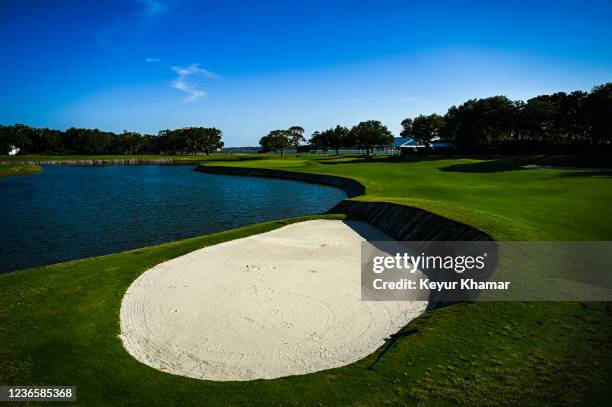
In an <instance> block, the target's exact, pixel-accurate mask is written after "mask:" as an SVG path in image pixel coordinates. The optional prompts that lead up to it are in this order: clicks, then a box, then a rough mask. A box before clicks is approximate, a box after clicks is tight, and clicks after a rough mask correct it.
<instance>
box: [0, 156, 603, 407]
mask: <svg viewBox="0 0 612 407" xmlns="http://www.w3.org/2000/svg"><path fill="white" fill-rule="evenodd" d="M219 158H220V157H217V159H219ZM524 160H525V158H524V157H522V158H513V159H490V160H479V159H466V158H439V159H435V158H431V159H427V160H417V159H412V160H407V161H397V160H391V159H388V158H381V159H376V160H373V161H365V160H361V159H359V158H350V157H345V158H340V159H337V158H333V157H318V158H317V159H315V158H314V157H312V156H307V157H306V158H305V159H294V158H291V159H283V160H280V159H265V158H264V159H262V158H258V159H257V160H248V157H242V160H240V161H238V160H233V162H231V163H223V162H221V161H219V162H214V163H212V162H211V164H214V165H222V164H227V165H245V166H253V167H255V166H259V167H265V168H277V169H286V170H293V171H308V172H313V173H322V174H323V173H324V174H333V175H342V176H348V177H352V178H356V179H358V180H360V181H361V182H363V183H364V184H365V185H366V187H367V195H365V196H364V197H360V198H358V199H365V200H376V201H391V202H398V203H404V204H409V205H413V206H418V207H421V208H423V209H427V210H430V211H432V212H436V213H439V214H442V215H444V216H448V217H450V218H453V219H457V220H460V221H463V222H466V223H469V224H472V225H474V226H476V227H479V228H481V229H482V230H484V231H486V232H488V233H490V234H491V235H493V236H494V237H495V238H497V239H523V240H525V239H602V240H603V239H610V238H611V235H612V223H611V220H612V209H610V207H609V205H608V204H609V202H610V198H612V188H610V187H611V186H612V180H611V179H610V177H609V176H608V175H606V174H599V173H596V172H593V171H564V170H521V169H520V166H519V164H520V165H522V164H523V163H524ZM583 172H590V174H586V175H584V174H581V173H583ZM310 218H312V217H308V219H310ZM302 219H304V218H296V219H292V220H288V221H287V222H293V221H299V220H302ZM281 225H282V224H281V223H279V222H267V223H263V224H259V225H254V226H250V227H246V228H241V229H237V230H233V231H229V232H223V233H218V234H214V235H208V236H203V237H198V238H194V239H188V240H185V241H180V242H174V243H169V244H164V245H160V246H154V247H149V248H145V249H140V250H135V251H130V252H124V253H118V254H113V255H109V256H104V257H98V258H92V259H85V260H78V261H72V262H68V263H62V264H58V265H52V266H46V267H39V268H36V269H30V270H26V271H21V272H17V273H12V274H8V275H2V276H0V292H2V296H1V297H0V343H1V344H2V346H0V360H2V364H0V383H3V384H66V385H68V384H74V385H76V386H77V392H78V395H79V396H78V397H79V401H80V402H81V403H82V404H86V405H113V404H126V403H127V402H128V401H129V403H130V404H135V405H184V404H206V405H222V404H232V405H238V404H247V403H249V404H254V405H278V404H285V405H303V404H306V405H317V404H318V403H320V404H322V405H337V404H352V405H381V404H414V403H420V404H424V405H440V404H456V403H459V404H465V405H475V404H476V405H508V404H528V405H532V404H564V405H566V404H578V403H584V402H590V403H592V404H601V403H604V401H605V400H607V398H606V396H608V397H609V391H610V388H609V386H610V384H609V383H610V377H612V376H611V373H612V372H611V367H612V351H610V349H609V343H610V340H611V339H612V323H611V322H612V312H611V307H610V304H608V303H603V304H602V303H582V304H579V303H474V304H458V305H454V306H450V307H446V308H443V309H438V310H435V311H432V312H428V313H427V314H425V315H423V316H422V317H419V318H417V319H416V320H415V321H414V322H412V323H411V324H410V325H409V326H408V328H414V327H416V328H418V332H417V333H416V334H414V335H411V336H408V337H405V338H402V339H400V340H399V341H398V342H397V344H396V345H395V346H394V347H393V348H392V349H391V350H390V351H389V352H388V353H387V354H386V355H385V356H384V357H383V358H382V359H381V361H380V362H379V363H378V364H377V365H376V367H375V368H374V369H373V370H368V369H367V366H368V365H369V364H370V363H371V362H372V361H373V360H374V358H375V357H376V355H372V356H370V357H368V358H366V359H364V360H362V361H360V362H358V363H355V364H353V365H350V366H347V367H343V368H339V369H332V370H328V371H325V372H319V373H315V374H310V375H304V376H295V377H288V378H283V379H276V380H260V381H253V382H239V383H217V382H207V381H198V380H193V379H187V378H183V377H178V376H172V375H169V374H165V373H162V372H159V371H156V370H155V369H152V368H149V367H147V366H145V365H142V364H140V363H138V362H137V361H135V360H134V359H133V358H131V356H130V355H129V354H127V352H125V351H124V350H123V348H122V346H121V343H120V341H119V340H118V338H117V337H116V336H117V335H118V333H119V323H118V315H119V306H120V302H121V298H122V296H123V293H124V292H125V290H126V289H127V287H128V286H129V284H130V283H131V282H132V281H133V280H134V279H135V278H136V277H137V276H138V275H140V274H141V273H142V272H143V271H145V270H146V269H148V268H150V267H151V266H153V265H155V264H157V263H159V262H161V261H164V260H166V259H169V258H172V257H175V256H178V255H181V254H183V253H187V252H189V251H191V250H194V249H196V248H199V247H203V246H206V245H210V244H215V243H219V242H221V241H225V240H229V239H235V238H239V237H242V236H246V235H250V234H254V233H261V232H263V231H266V230H271V229H273V228H275V227H279V226H281ZM606 393H607V394H606Z"/></svg>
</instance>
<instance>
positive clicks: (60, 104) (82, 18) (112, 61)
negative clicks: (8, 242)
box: [0, 0, 612, 147]
mask: <svg viewBox="0 0 612 407" xmlns="http://www.w3.org/2000/svg"><path fill="white" fill-rule="evenodd" d="M0 15H2V16H3V17H4V18H3V20H4V21H3V24H2V26H1V27H0V32H1V33H2V35H0V52H1V53H2V55H3V56H4V57H5V58H4V60H5V61H9V62H10V63H5V64H3V65H2V66H1V67H0V86H1V87H2V92H3V95H4V97H3V98H2V99H1V100H0V123H2V124H5V125H12V124H15V123H22V124H26V125H29V126H32V127H48V128H54V129H58V130H65V129H67V128H69V127H78V128H98V129H100V130H103V131H113V132H121V131H123V130H128V131H137V132H139V133H146V134H157V131H159V130H162V129H167V128H168V129H174V128H179V127H186V126H207V127H211V126H214V127H217V128H219V129H221V130H222V131H223V133H224V141H225V143H226V145H228V146H236V147H245V146H249V147H250V146H256V145H257V142H258V140H259V139H260V138H261V137H262V136H263V135H265V134H266V133H267V132H268V131H270V130H273V129H277V128H287V127H289V126H292V125H299V126H302V127H304V129H305V130H306V135H307V136H309V135H310V134H311V133H312V132H313V131H315V130H323V129H326V128H329V127H332V126H335V125H337V124H339V125H344V126H349V127H350V126H353V125H355V124H357V123H358V122H360V121H363V120H370V119H375V120H380V121H381V122H382V123H383V124H384V125H386V126H387V127H388V128H389V129H390V130H391V131H392V132H393V133H394V135H396V136H397V135H399V131H400V128H401V126H400V123H401V121H402V120H403V119H404V118H406V117H409V116H410V117H414V116H416V115H418V114H429V113H439V114H444V113H445V112H446V110H447V109H448V108H449V107H450V106H452V105H458V104H461V103H463V102H465V101H466V100H468V99H473V98H484V97H489V96H495V95H505V96H507V97H508V98H510V99H512V100H518V99H520V100H527V99H529V98H531V97H534V96H537V95H539V94H551V93H555V92H571V91H574V90H583V91H590V90H591V88H592V87H593V86H595V85H599V84H603V83H607V82H610V81H612V44H611V43H610V41H609V38H611V37H612V27H611V26H610V24H609V21H611V20H612V5H611V4H609V3H608V2H604V1H601V2H600V1H587V2H585V1H582V2H577V1H563V2H554V3H553V2H547V1H536V2H531V3H530V4H528V5H525V4H521V3H520V2H505V3H504V4H489V3H488V2H483V1H476V2H473V3H471V4H469V5H457V4H452V3H451V2H442V3H441V4H437V5H436V7H430V6H428V5H425V4H406V2H400V1H382V2H377V3H376V4H372V3H370V4H365V3H361V2H360V3H353V2H334V3H329V2H322V1H321V2H319V1H315V2H310V3H309V4H307V5H299V4H287V3H284V2H270V3H266V4H265V5H256V4H251V3H244V4H241V5H226V4H218V3H210V2H195V1H189V0H182V1H181V0H131V1H128V2H122V1H109V2H104V4H92V3H80V2H76V3H75V2H69V1H59V2H57V3H54V4H50V3H47V2H45V1H41V0H39V1H32V2H28V3H27V4H20V3H15V2H4V3H1V4H0ZM570 28H571V29H570Z"/></svg>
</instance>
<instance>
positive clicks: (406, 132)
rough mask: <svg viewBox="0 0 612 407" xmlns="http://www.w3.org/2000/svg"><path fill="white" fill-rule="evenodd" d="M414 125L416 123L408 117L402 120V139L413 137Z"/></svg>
mask: <svg viewBox="0 0 612 407" xmlns="http://www.w3.org/2000/svg"><path fill="white" fill-rule="evenodd" d="M413 123H414V121H413V120H412V119H411V118H410V117H407V118H405V119H404V120H402V131H401V132H400V136H402V137H409V136H411V135H412V125H413Z"/></svg>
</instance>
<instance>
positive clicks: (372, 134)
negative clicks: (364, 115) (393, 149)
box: [350, 120, 393, 156]
mask: <svg viewBox="0 0 612 407" xmlns="http://www.w3.org/2000/svg"><path fill="white" fill-rule="evenodd" d="M351 133H352V134H351V136H350V137H353V138H354V140H355V142H356V144H357V146H358V147H360V148H363V149H365V150H366V153H367V155H368V156H371V155H372V151H373V149H374V147H376V146H389V145H391V144H393V134H392V133H391V132H390V131H389V129H387V127H386V126H384V125H383V124H382V123H381V122H379V121H378V120H368V121H365V122H360V123H359V124H357V125H356V126H354V127H353V128H352V129H351Z"/></svg>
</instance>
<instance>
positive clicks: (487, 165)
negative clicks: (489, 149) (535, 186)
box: [440, 155, 612, 177]
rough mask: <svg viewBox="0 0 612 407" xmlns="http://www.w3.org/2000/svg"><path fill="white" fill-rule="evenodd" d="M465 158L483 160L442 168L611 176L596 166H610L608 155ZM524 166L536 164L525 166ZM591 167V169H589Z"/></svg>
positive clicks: (457, 170)
mask: <svg viewBox="0 0 612 407" xmlns="http://www.w3.org/2000/svg"><path fill="white" fill-rule="evenodd" d="M463 158H474V159H480V160H483V161H480V162H475V163H464V164H453V165H449V166H446V167H442V168H440V171H444V172H467V173H495V172H504V171H521V170H527V169H533V170H537V169H538V168H537V166H541V167H542V168H543V169H546V167H548V168H549V169H559V170H563V169H567V170H577V169H584V170H585V171H584V174H583V173H567V174H563V175H561V176H568V177H569V176H595V175H598V174H599V175H603V176H610V172H609V171H608V170H606V169H602V168H596V167H608V166H609V165H607V164H610V163H609V161H608V160H607V158H606V157H600V156H585V155H576V156H566V155H563V156H561V155H558V156H544V155H517V156H488V157H487V156H473V157H463ZM524 166H535V167H534V168H524ZM589 168H590V169H591V171H587V170H589ZM611 171H612V169H611Z"/></svg>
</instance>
